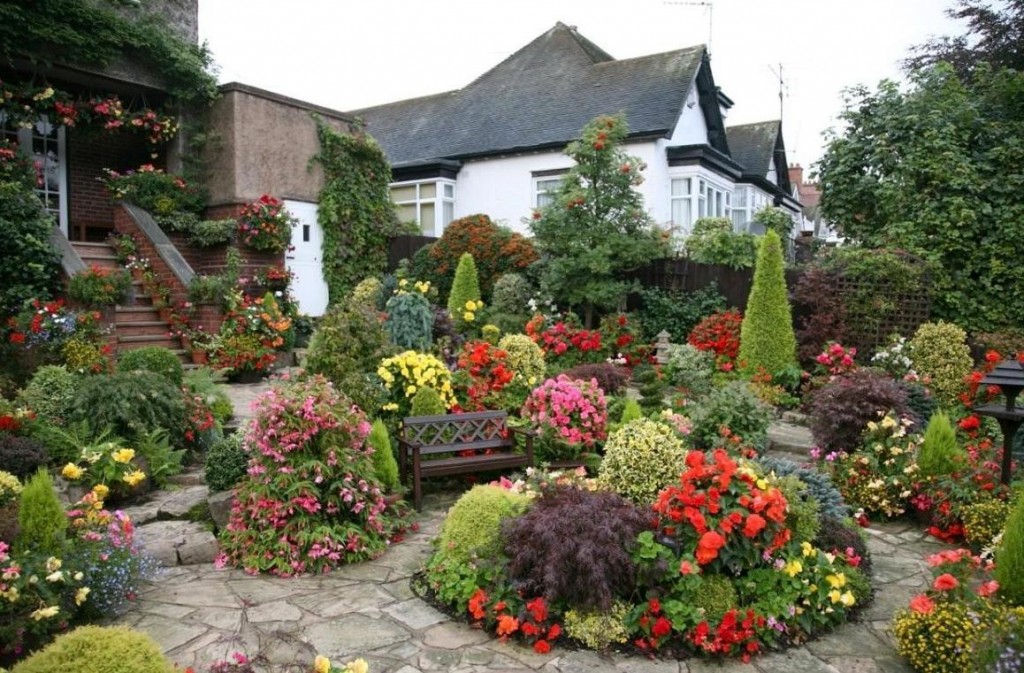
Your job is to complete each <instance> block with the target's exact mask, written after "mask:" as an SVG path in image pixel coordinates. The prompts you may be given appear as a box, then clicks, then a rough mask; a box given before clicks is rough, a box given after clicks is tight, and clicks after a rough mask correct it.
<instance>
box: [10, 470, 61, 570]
mask: <svg viewBox="0 0 1024 673" xmlns="http://www.w3.org/2000/svg"><path fill="white" fill-rule="evenodd" d="M67 525H68V519H67V517H66V516H65V515H64V508H62V507H61V506H60V500H59V499H58V498H57V491H55V490H54V488H53V481H51V480H50V473H49V472H47V471H46V470H45V469H43V468H39V471H38V472H36V473H35V475H33V476H32V477H31V478H30V479H29V480H28V482H27V483H26V484H25V487H24V488H23V489H22V491H21V504H20V506H19V508H18V538H17V540H15V545H14V547H15V549H17V550H18V551H33V552H39V553H44V554H50V555H53V556H58V557H59V556H60V555H61V548H62V547H63V545H64V532H65V531H66V530H67Z"/></svg>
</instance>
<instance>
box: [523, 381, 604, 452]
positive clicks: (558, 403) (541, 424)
mask: <svg viewBox="0 0 1024 673" xmlns="http://www.w3.org/2000/svg"><path fill="white" fill-rule="evenodd" d="M522 415H523V417H524V418H528V419H530V421H531V422H532V423H533V424H534V425H536V426H537V427H538V428H539V429H540V430H541V431H542V432H545V433H548V434H551V435H554V436H556V437H560V438H561V439H562V440H563V441H566V442H568V443H570V444H573V445H582V446H585V447H588V448H589V447H592V446H593V445H594V444H595V443H596V442H598V441H600V440H603V439H605V437H606V436H607V429H606V425H607V421H608V412H607V403H606V402H605V398H604V392H603V391H602V390H601V388H600V387H599V386H598V385H597V381H596V380H594V379H591V380H590V381H580V380H574V379H571V378H569V377H568V376H565V375H561V376H559V377H558V378H556V379H548V380H546V381H544V383H542V384H541V385H540V386H538V387H537V388H535V389H534V390H533V392H531V393H530V396H529V397H528V398H527V400H526V404H524V405H523V409H522Z"/></svg>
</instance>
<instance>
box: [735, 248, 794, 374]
mask: <svg viewBox="0 0 1024 673" xmlns="http://www.w3.org/2000/svg"><path fill="white" fill-rule="evenodd" d="M740 361H741V362H746V364H747V366H748V367H750V368H752V369H755V370H756V369H757V368H758V367H763V368H764V370H765V371H766V372H768V373H769V374H774V373H776V372H779V371H782V370H783V369H785V368H786V367H788V366H789V365H792V364H795V363H796V336H795V334H794V333H793V317H792V313H791V312H790V307H789V297H788V296H787V294H786V276H785V274H784V269H783V259H782V241H781V240H780V239H779V235H778V234H777V233H775V232H774V231H769V232H768V233H766V234H765V235H764V237H763V238H762V239H761V247H760V249H759V250H758V252H757V264H756V265H755V267H754V286H753V287H752V288H751V290H750V296H749V298H748V299H747V310H746V313H745V314H744V316H743V326H742V327H741V328H740Z"/></svg>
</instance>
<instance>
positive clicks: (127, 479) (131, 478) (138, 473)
mask: <svg viewBox="0 0 1024 673" xmlns="http://www.w3.org/2000/svg"><path fill="white" fill-rule="evenodd" d="M145 478H146V473H145V472H143V471H142V470H132V471H131V472H126V473H125V474H124V476H122V477H121V479H123V480H124V483H126V484H128V485H129V486H135V485H137V484H138V483H139V482H140V481H142V480H143V479H145Z"/></svg>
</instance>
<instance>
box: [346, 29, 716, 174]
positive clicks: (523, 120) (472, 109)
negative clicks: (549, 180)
mask: <svg viewBox="0 0 1024 673" xmlns="http://www.w3.org/2000/svg"><path fill="white" fill-rule="evenodd" d="M704 57H705V48H704V45H699V46H696V47H690V48H688V49H680V50H677V51H671V52H666V53H663V54H653V55H650V56H641V57H639V58H631V59H625V60H615V59H613V58H612V57H611V56H610V55H609V54H608V53H607V52H605V51H604V50H603V49H601V48H600V47H598V46H597V45H595V44H594V43H593V42H591V41H590V40H588V39H587V38H585V37H583V36H582V35H580V34H579V33H578V32H576V30H575V29H574V28H571V27H569V26H566V25H565V24H563V23H561V22H559V23H557V24H555V27H554V28H552V29H551V30H549V31H547V32H546V33H544V34H543V35H541V36H540V37H538V38H537V39H535V40H533V41H532V42H530V43H529V44H527V45H526V46H525V47H523V48H522V49H520V50H519V51H517V52H516V53H514V54H512V55H511V56H509V57H508V58H507V59H505V60H504V61H502V62H501V63H499V64H498V65H496V66H495V67H494V68H492V69H491V70H489V71H487V72H486V73H484V74H483V75H481V76H480V77H478V78H477V79H476V80H474V81H473V82H472V83H470V84H469V85H468V86H466V87H465V88H463V89H458V90H455V91H448V92H446V93H440V94H435V95H433V96H425V97H423V98H413V99H410V100H404V101H399V102H397V103H388V104H386V105H379V106H376V107H370V108H364V109H362V110H353V111H351V112H350V113H349V114H350V115H352V116H356V117H361V118H362V119H363V120H365V122H366V130H367V131H368V132H369V133H370V134H371V135H372V136H373V137H375V138H376V139H377V141H378V142H379V143H380V144H381V145H382V146H383V148H384V151H385V152H386V153H387V155H388V158H389V160H390V161H391V163H392V165H393V166H402V165H405V164H410V163H415V162H422V161H426V160H431V159H441V158H449V159H456V158H466V157H472V156H484V155H489V154H500V153H506V152H514V151H520V150H529V149H536V148H542V147H560V146H564V145H565V144H566V143H568V142H570V141H571V140H574V139H575V138H577V137H579V132H580V130H581V129H582V128H583V126H584V125H586V123H587V122H588V121H590V120H591V119H593V118H594V117H597V116H598V115H601V114H614V113H617V112H624V113H625V114H626V120H627V122H628V124H629V129H630V135H631V136H659V135H660V136H667V135H668V134H670V133H671V131H672V129H673V128H674V126H675V124H676V121H677V120H678V118H679V114H680V112H681V110H682V106H683V103H684V102H685V100H686V96H687V93H688V92H689V90H690V87H691V85H692V84H693V81H694V78H695V76H696V74H697V71H698V70H699V69H700V65H701V63H702V62H703V60H704Z"/></svg>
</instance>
